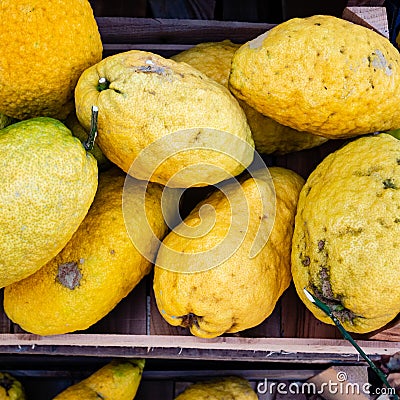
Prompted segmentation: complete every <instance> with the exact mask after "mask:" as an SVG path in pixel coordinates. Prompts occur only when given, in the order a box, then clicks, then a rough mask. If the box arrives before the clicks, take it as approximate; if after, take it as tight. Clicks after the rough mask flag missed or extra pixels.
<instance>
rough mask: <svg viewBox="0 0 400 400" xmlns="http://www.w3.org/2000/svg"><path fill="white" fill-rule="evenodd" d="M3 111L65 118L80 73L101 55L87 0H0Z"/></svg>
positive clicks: (0, 103)
mask: <svg viewBox="0 0 400 400" xmlns="http://www.w3.org/2000/svg"><path fill="white" fill-rule="evenodd" d="M0 21H1V23H0V43H1V46H0V113H4V114H6V115H8V116H10V117H14V118H18V119H26V118H31V117H37V116H49V117H54V118H65V117H66V116H67V114H68V113H69V112H70V111H71V110H72V108H73V104H72V100H73V91H74V88H75V85H76V82H77V80H78V78H79V75H80V74H81V73H82V71H83V70H84V69H86V68H88V67H89V66H90V65H92V64H95V63H96V62H98V61H99V60H100V59H101V55H102V44H101V40H100V34H99V32H98V28H97V24H96V21H95V19H94V16H93V11H92V9H91V7H90V4H89V2H88V1H87V0H68V1H63V0H2V1H1V2H0Z"/></svg>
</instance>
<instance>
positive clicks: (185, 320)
mask: <svg viewBox="0 0 400 400" xmlns="http://www.w3.org/2000/svg"><path fill="white" fill-rule="evenodd" d="M199 318H200V317H198V316H197V315H195V314H192V313H189V314H187V315H184V316H183V317H182V322H181V325H182V326H183V327H184V328H190V327H191V326H192V325H194V324H195V325H197V326H198V325H199V324H198V319H199Z"/></svg>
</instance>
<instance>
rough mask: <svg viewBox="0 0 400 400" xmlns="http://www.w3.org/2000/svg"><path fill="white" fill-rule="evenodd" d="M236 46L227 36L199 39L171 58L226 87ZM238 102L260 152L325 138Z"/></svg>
mask: <svg viewBox="0 0 400 400" xmlns="http://www.w3.org/2000/svg"><path fill="white" fill-rule="evenodd" d="M239 47H240V45H239V44H235V43H232V42H231V41H230V40H224V41H222V42H206V43H200V44H198V45H196V46H194V47H191V48H190V49H188V50H185V51H183V52H181V53H179V54H176V55H175V56H173V57H172V59H174V60H175V61H179V62H185V63H187V64H190V65H191V66H193V67H195V68H196V69H198V70H199V71H201V72H203V73H204V74H206V75H207V76H208V77H209V78H211V79H214V80H215V81H216V82H218V83H220V84H221V85H223V86H225V87H227V88H228V82H229V74H230V72H231V64H232V59H233V56H234V54H235V52H236V50H237V49H238V48H239ZM239 104H240V106H241V107H242V109H243V111H244V112H245V114H246V117H247V122H248V124H249V126H250V129H251V132H252V134H253V139H254V144H255V148H256V150H257V151H258V152H260V153H263V154H287V153H291V152H294V151H299V150H303V149H309V148H311V147H315V146H319V145H320V144H322V143H324V142H326V141H327V140H328V139H326V138H324V137H322V136H317V135H312V134H311V133H308V132H299V131H296V130H295V129H292V128H290V127H288V126H285V125H282V124H280V123H279V122H276V121H275V120H273V119H272V118H269V117H267V116H265V115H263V114H261V113H259V112H258V111H257V110H255V109H254V108H253V107H250V106H249V105H248V104H247V103H245V102H244V101H242V100H239Z"/></svg>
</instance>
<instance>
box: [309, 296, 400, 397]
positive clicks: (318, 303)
mask: <svg viewBox="0 0 400 400" xmlns="http://www.w3.org/2000/svg"><path fill="white" fill-rule="evenodd" d="M303 290H304V293H305V295H306V296H307V298H308V299H309V300H310V301H311V302H312V303H314V304H315V305H316V306H317V307H318V308H319V309H321V310H322V311H323V312H324V313H325V314H326V315H328V317H330V318H331V319H332V321H333V322H334V324H335V325H336V326H337V327H338V329H339V331H340V333H341V334H342V335H343V337H344V338H345V339H346V340H348V341H349V342H350V343H351V344H352V345H353V346H354V347H355V349H356V350H357V351H358V352H359V353H360V355H361V356H362V358H364V360H365V361H366V362H367V363H368V364H369V366H370V367H371V368H372V370H373V371H374V372H375V373H376V374H377V375H378V377H379V379H380V380H381V381H382V382H383V384H384V385H385V386H386V387H387V388H389V389H391V390H393V391H394V389H393V388H392V387H391V386H390V384H389V382H388V381H387V379H386V375H385V374H384V373H383V372H382V371H381V370H380V369H379V368H378V367H377V366H376V365H375V364H374V363H373V362H372V360H371V359H370V358H369V357H368V356H367V355H366V354H365V352H364V350H363V349H362V348H361V347H360V346H359V345H358V344H357V342H356V341H355V340H354V339H353V338H352V337H351V335H350V334H349V332H347V331H346V329H344V327H343V325H342V323H341V322H340V321H339V319H338V318H337V317H336V316H335V315H334V314H333V312H332V310H331V309H330V307H329V306H328V305H327V304H325V303H323V302H322V301H321V300H319V299H318V298H317V297H315V296H314V295H313V294H311V293H310V292H309V291H308V290H307V289H306V288H304V289H303ZM393 399H394V400H399V397H398V396H397V394H394V395H393Z"/></svg>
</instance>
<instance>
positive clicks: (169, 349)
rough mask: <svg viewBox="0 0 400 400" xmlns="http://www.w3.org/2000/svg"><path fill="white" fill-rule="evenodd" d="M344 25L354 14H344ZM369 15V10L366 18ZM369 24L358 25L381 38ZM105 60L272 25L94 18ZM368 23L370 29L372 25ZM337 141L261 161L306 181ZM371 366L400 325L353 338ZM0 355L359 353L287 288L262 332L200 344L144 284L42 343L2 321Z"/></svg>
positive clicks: (394, 344)
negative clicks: (77, 327) (173, 322)
mask: <svg viewBox="0 0 400 400" xmlns="http://www.w3.org/2000/svg"><path fill="white" fill-rule="evenodd" d="M347 11H348V14H347V16H348V17H352V18H354V15H356V16H357V13H354V12H353V11H354V10H351V9H350V10H347ZM370 11H371V10H370ZM372 15H373V18H372V19H369V20H368V21H366V20H365V19H363V18H361V22H360V21H357V22H358V23H364V24H365V25H366V26H369V27H372V28H374V29H377V30H378V31H379V30H380V31H382V29H380V28H379V24H378V25H377V23H376V21H377V20H380V19H382V15H383V14H382V9H380V10H378V9H374V10H372ZM97 20H98V24H99V28H100V32H101V35H102V39H103V43H104V56H107V55H109V54H113V53H117V52H121V51H126V50H129V49H142V50H149V51H153V52H155V53H159V54H161V55H164V56H170V55H172V54H175V53H177V52H179V51H181V50H184V49H187V48H189V47H191V46H193V45H195V44H196V43H200V42H204V41H218V40H223V39H227V38H229V39H231V40H232V41H234V42H237V43H243V42H245V41H247V40H250V39H252V38H254V37H256V36H257V35H259V34H260V33H263V32H264V31H266V30H268V29H270V28H271V27H272V26H273V25H272V24H267V23H246V22H227V21H200V20H160V19H157V20H156V19H147V18H118V17H116V18H111V17H99V18H98V19H97ZM371 21H372V22H371ZM342 144H343V142H342V141H334V140H331V141H328V142H327V143H325V144H324V145H322V146H320V147H318V148H315V149H310V150H305V151H301V152H298V153H293V154H289V155H286V156H277V157H272V156H271V157H266V158H265V160H266V162H267V164H268V165H278V166H284V167H287V168H290V169H293V170H294V171H296V172H298V173H299V174H300V175H302V176H303V177H304V178H306V177H307V176H308V174H309V173H310V172H311V171H312V170H313V169H314V168H315V167H316V165H317V164H318V163H319V162H320V161H321V160H322V159H323V158H324V157H325V156H326V155H327V154H329V153H330V152H332V151H333V150H335V149H337V148H338V147H339V146H340V145H342ZM355 336H356V338H357V339H358V340H359V344H360V345H361V346H362V347H363V348H364V350H365V351H366V353H367V354H369V355H370V356H371V357H372V358H373V359H379V358H380V357H381V356H382V355H391V354H394V353H396V352H398V351H400V323H399V319H397V320H396V321H393V323H392V324H390V325H388V326H386V327H385V328H384V329H382V330H380V331H379V332H373V333H371V334H367V335H355ZM0 352H1V353H3V354H16V353H18V354H25V355H28V354H34V355H70V356H71V355H74V356H98V357H100V356H108V357H111V356H140V357H146V358H164V359H167V358H168V359H203V360H204V359H209V360H248V361H262V362H288V361H290V362H304V361H308V362H309V363H321V362H345V363H353V362H359V361H360V359H359V357H358V354H357V352H356V351H355V350H354V348H353V347H352V346H351V345H350V344H349V343H348V342H346V341H344V340H343V339H341V336H340V334H339V333H338V331H337V329H336V328H335V327H334V326H330V325H326V324H323V323H321V322H320V321H318V320H316V319H315V318H314V317H313V315H312V314H311V313H310V312H309V311H308V310H307V309H306V308H305V306H304V305H303V304H302V303H301V302H300V301H299V299H298V298H297V295H296V293H295V290H294V288H293V286H291V287H290V288H289V289H288V290H287V291H286V292H285V293H284V295H283V296H282V298H281V299H280V301H279V302H278V304H277V306H276V309H275V311H274V312H273V314H272V315H271V316H270V317H269V318H267V319H266V320H265V321H264V322H263V323H262V324H260V325H259V326H257V327H255V328H253V329H249V330H247V331H244V332H240V333H239V334H234V335H225V336H223V337H219V338H216V339H210V340H205V339H199V338H196V337H193V336H191V335H190V334H189V333H188V331H187V330H185V329H183V328H176V327H172V326H170V325H168V324H167V323H166V322H165V321H164V320H163V319H162V317H161V316H160V313H159V312H158V310H157V308H156V305H155V300H154V295H153V292H152V277H151V276H148V277H147V278H146V279H144V280H143V282H141V284H140V285H139V286H138V287H136V288H135V289H134V291H133V292H132V293H131V294H130V295H129V296H128V297H127V298H126V299H124V300H123V301H122V302H121V303H120V304H119V305H118V306H117V307H116V308H115V309H114V310H113V311H112V312H111V313H110V314H109V315H107V316H106V317H105V318H103V319H102V320H101V321H99V322H98V323H97V324H95V325H94V326H92V327H91V328H90V329H88V330H86V331H82V332H76V333H73V334H67V335H58V336H49V337H41V336H37V335H32V334H28V333H25V332H23V331H22V330H21V329H20V328H19V327H18V326H17V325H15V324H13V323H11V322H10V321H9V320H8V318H7V317H6V316H5V314H4V313H1V314H0Z"/></svg>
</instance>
